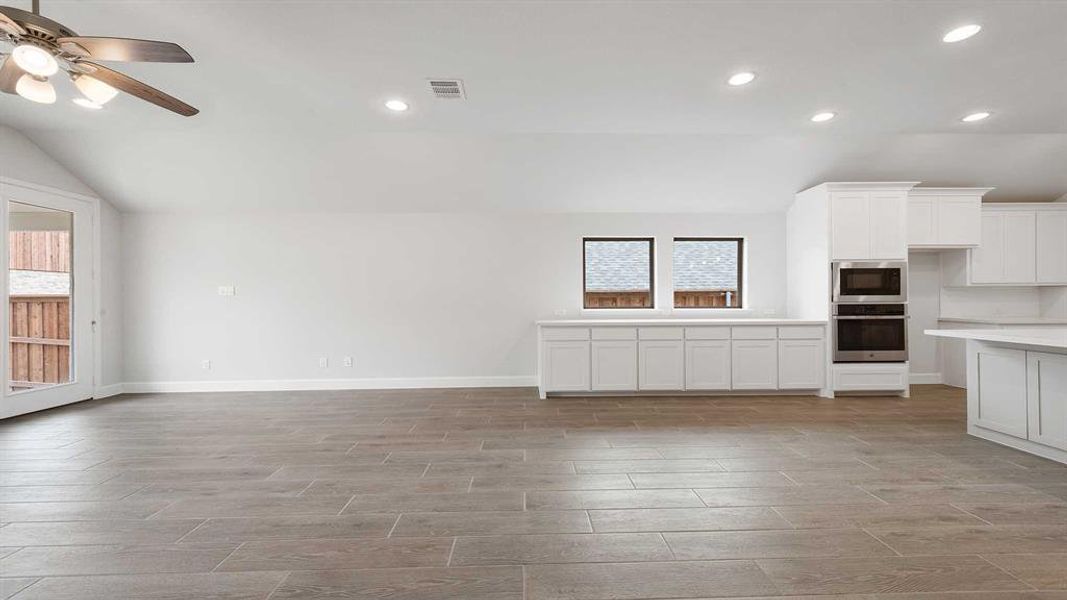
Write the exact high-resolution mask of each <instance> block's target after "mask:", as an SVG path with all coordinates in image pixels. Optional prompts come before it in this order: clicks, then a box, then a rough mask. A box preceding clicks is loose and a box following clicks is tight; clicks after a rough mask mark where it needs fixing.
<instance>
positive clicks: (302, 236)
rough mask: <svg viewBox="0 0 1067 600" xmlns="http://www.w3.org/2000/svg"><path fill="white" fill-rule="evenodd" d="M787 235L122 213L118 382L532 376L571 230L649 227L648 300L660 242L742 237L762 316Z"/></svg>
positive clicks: (506, 218) (538, 221)
mask: <svg viewBox="0 0 1067 600" xmlns="http://www.w3.org/2000/svg"><path fill="white" fill-rule="evenodd" d="M784 232H785V229H784V215H782V214H766V215H709V214H702V215H636V214H544V213H542V214H495V215H488V214H408V215H399V214H356V213H345V214H338V213H296V214H242V215H152V214H127V215H125V216H124V221H123V240H122V247H123V252H124V256H125V262H124V273H123V280H124V282H125V286H126V294H125V305H124V306H125V357H126V379H127V381H128V382H133V383H138V382H190V381H193V382H195V381H210V380H231V381H233V380H238V381H239V380H245V381H248V380H260V381H262V380H313V379H367V378H373V379H378V380H379V381H377V382H376V383H378V384H382V383H385V382H383V381H381V379H382V378H437V377H498V378H510V379H501V380H499V382H500V383H532V381H531V380H532V376H533V375H534V374H535V371H536V351H535V346H536V333H535V328H534V325H533V322H534V320H535V319H538V318H558V316H557V315H556V311H558V310H565V311H566V317H577V316H579V312H580V310H579V309H580V302H581V248H580V243H579V239H580V237H581V236H583V235H591V236H604V235H623V236H625V235H655V236H657V249H658V258H659V261H658V263H657V274H658V277H657V288H658V303H659V304H660V305H664V304H665V303H668V302H669V298H670V289H669V285H668V283H669V277H670V264H669V263H670V261H669V257H670V254H669V252H667V250H669V245H670V238H671V237H672V236H675V235H679V236H702V235H707V236H726V235H733V236H736V235H741V236H745V237H747V239H748V245H747V248H746V256H747V262H748V266H749V279H748V282H747V289H748V302H749V304H750V306H752V307H753V309H754V310H753V311H751V312H748V313H747V315H748V316H763V315H766V314H768V313H769V312H773V313H774V314H779V315H780V314H783V312H784V309H785V306H784V297H785V289H784V288H785V286H784V282H785V273H784ZM223 285H234V286H236V288H237V295H236V296H230V297H227V296H219V295H218V294H217V288H218V286H223ZM731 314H734V315H736V314H737V313H731ZM662 316H666V315H662ZM320 356H328V357H329V359H330V366H329V368H328V369H320V368H319V367H318V364H317V361H318V358H319V357H320ZM343 356H353V357H354V358H355V366H354V367H352V368H345V367H343V366H342V364H341V359H342V357H343ZM203 360H210V361H212V369H211V370H210V371H207V370H204V369H202V368H201V361H203ZM436 383H440V382H436ZM253 387H255V386H253ZM131 389H137V388H136V387H133V388H131ZM169 389H181V388H180V387H171V388H169Z"/></svg>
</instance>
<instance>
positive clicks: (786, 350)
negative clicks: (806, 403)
mask: <svg viewBox="0 0 1067 600" xmlns="http://www.w3.org/2000/svg"><path fill="white" fill-rule="evenodd" d="M825 374H826V358H825V354H824V350H823V341H822V340H778V388H779V389H782V390H813V389H817V388H821V387H823V381H824V379H825Z"/></svg>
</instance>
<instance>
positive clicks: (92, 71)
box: [77, 60, 200, 117]
mask: <svg viewBox="0 0 1067 600" xmlns="http://www.w3.org/2000/svg"><path fill="white" fill-rule="evenodd" d="M77 64H78V66H79V67H81V70H82V71H83V72H84V73H85V74H86V75H88V76H90V77H92V78H93V79H98V80H100V81H103V82H104V83H106V84H108V85H110V86H111V87H113V88H115V89H117V90H119V91H123V92H126V93H127V94H129V95H131V96H137V97H138V98H140V99H142V100H146V101H148V102H151V103H152V104H155V105H156V106H160V107H163V108H165V109H167V110H170V111H174V112H176V113H178V114H179V115H182V116H183V117H191V116H193V115H195V114H196V113H198V112H200V111H199V110H197V109H195V108H193V107H192V106H189V105H188V104H186V103H184V102H182V101H181V100H178V99H177V98H175V97H174V96H171V95H170V94H166V93H164V92H161V91H159V90H157V89H156V88H154V87H152V86H150V85H148V84H147V83H141V82H140V81H137V80H136V79H134V78H132V77H130V76H128V75H123V74H122V73H119V72H118V71H112V70H111V69H109V68H107V67H105V66H103V65H98V64H96V63H91V62H86V61H83V60H80V61H78V62H77Z"/></svg>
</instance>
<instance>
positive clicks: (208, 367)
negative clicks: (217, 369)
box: [200, 360, 211, 371]
mask: <svg viewBox="0 0 1067 600" xmlns="http://www.w3.org/2000/svg"><path fill="white" fill-rule="evenodd" d="M200 368H201V369H203V370H205V371H210V370H211V361H210V360H202V361H200Z"/></svg>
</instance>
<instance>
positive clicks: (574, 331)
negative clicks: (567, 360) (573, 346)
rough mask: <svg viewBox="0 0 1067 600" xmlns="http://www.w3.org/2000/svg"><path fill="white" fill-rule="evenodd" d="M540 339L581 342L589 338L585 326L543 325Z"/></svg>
mask: <svg viewBox="0 0 1067 600" xmlns="http://www.w3.org/2000/svg"><path fill="white" fill-rule="evenodd" d="M541 339H544V340H552V341H559V342H571V341H574V342H581V341H585V340H588V339H589V329H587V328H585V327H545V328H544V329H542V330H541Z"/></svg>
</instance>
